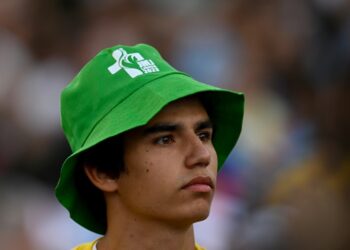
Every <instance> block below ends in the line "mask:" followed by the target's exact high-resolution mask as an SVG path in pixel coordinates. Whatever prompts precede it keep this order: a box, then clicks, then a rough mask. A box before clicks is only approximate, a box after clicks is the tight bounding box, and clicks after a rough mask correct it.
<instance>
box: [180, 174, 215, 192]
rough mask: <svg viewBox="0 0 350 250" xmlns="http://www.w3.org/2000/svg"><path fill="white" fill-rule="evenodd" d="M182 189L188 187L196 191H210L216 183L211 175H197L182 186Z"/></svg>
mask: <svg viewBox="0 0 350 250" xmlns="http://www.w3.org/2000/svg"><path fill="white" fill-rule="evenodd" d="M181 189H187V190H192V191H196V192H209V191H211V190H213V189H214V183H213V181H212V179H211V178H210V177H209V176H197V177H195V178H193V179H191V180H190V181H189V182H188V183H186V184H185V185H184V186H182V188H181Z"/></svg>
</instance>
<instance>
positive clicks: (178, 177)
mask: <svg viewBox="0 0 350 250" xmlns="http://www.w3.org/2000/svg"><path fill="white" fill-rule="evenodd" d="M243 102H244V97H243V95H242V94H240V93H235V92H231V91H228V90H223V89H220V88H217V87H213V86H209V85H206V84H203V83H200V82H197V81H195V80H194V79H192V78H191V77H189V76H188V75H186V74H185V73H183V72H179V71H177V70H175V69H174V68H173V67H171V66H170V65H169V64H168V63H167V62H166V61H165V60H164V59H163V58H162V57H161V56H160V54H159V53H158V51H157V50H155V49H154V48H153V47H151V46H149V45H145V44H139V45H136V46H133V47H128V46H115V47H112V48H108V49H105V50H103V51H101V52H100V53H99V54H98V55H97V56H96V57H94V58H93V59H92V60H91V61H90V62H89V63H88V64H86V65H85V66H84V68H83V69H82V70H81V72H80V73H79V74H78V75H77V76H76V77H75V78H74V79H73V81H72V82H71V83H70V84H69V85H68V86H67V87H66V88H65V89H64V91H63V92H62V96H61V113H62V126H63V129H64V132H65V135H66V137H67V139H68V141H69V144H70V146H71V148H72V151H73V154H72V155H71V156H70V157H68V158H67V159H66V161H65V162H64V164H63V166H62V171H61V177H60V180H59V183H58V185H57V187H56V196H57V198H58V200H59V201H60V202H61V203H62V205H63V206H65V207H66V208H67V209H68V211H69V212H70V216H71V218H72V219H73V220H75V221H76V222H77V223H79V224H80V225H82V226H83V227H85V228H87V229H89V230H91V231H93V232H96V233H99V234H102V235H103V237H101V238H100V239H98V240H96V241H94V242H91V243H86V244H83V245H80V246H78V247H76V248H74V249H77V250H85V249H86V250H92V249H98V250H117V249H128V250H133V249H168V250H171V249H174V250H175V249H176V250H180V249H181V250H193V249H203V248H201V247H200V246H199V245H197V244H196V243H195V239H194V232H193V223H194V222H197V221H200V220H204V219H205V218H206V217H207V216H208V214H209V210H210V204H211V200H212V197H213V194H214V191H215V186H216V174H217V170H218V169H220V167H221V166H222V164H223V163H224V161H225V159H226V157H227V156H228V154H229V153H230V151H231V150H232V148H233V147H234V145H235V143H236V141H237V139H238V137H239V134H240V131H241V126H242V118H243Z"/></svg>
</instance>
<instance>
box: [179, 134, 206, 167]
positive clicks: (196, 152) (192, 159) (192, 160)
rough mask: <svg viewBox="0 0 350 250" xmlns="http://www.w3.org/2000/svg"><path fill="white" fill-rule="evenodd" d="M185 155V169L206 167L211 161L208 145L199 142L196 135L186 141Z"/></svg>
mask: <svg viewBox="0 0 350 250" xmlns="http://www.w3.org/2000/svg"><path fill="white" fill-rule="evenodd" d="M186 144H187V147H186V148H187V155H186V158H185V165H186V167H187V168H195V167H207V166H208V165H209V163H210V160H211V155H210V148H209V147H210V145H209V144H206V143H204V142H203V141H201V140H200V139H199V138H198V137H197V135H195V136H194V138H191V139H189V140H188V141H187V143H186Z"/></svg>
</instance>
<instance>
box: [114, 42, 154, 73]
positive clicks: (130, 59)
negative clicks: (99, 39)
mask: <svg viewBox="0 0 350 250" xmlns="http://www.w3.org/2000/svg"><path fill="white" fill-rule="evenodd" d="M112 56H113V58H114V59H115V61H116V62H115V63H114V64H113V65H112V66H110V67H108V70H109V72H111V74H113V75H114V74H116V73H117V72H118V71H119V70H121V69H124V70H125V71H126V73H128V74H129V76H130V77H131V78H135V77H136V76H139V75H143V74H147V73H152V72H158V71H159V69H158V67H157V66H156V65H155V64H154V62H153V61H152V60H151V59H148V60H145V59H144V58H143V57H142V56H141V55H140V53H131V54H128V53H126V51H125V50H124V49H122V48H120V49H117V50H115V51H113V53H112Z"/></svg>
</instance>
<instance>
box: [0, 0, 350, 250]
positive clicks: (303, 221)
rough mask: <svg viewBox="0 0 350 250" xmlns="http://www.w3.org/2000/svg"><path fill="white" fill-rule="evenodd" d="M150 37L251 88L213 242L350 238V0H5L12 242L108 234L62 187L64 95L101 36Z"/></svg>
mask: <svg viewBox="0 0 350 250" xmlns="http://www.w3.org/2000/svg"><path fill="white" fill-rule="evenodd" d="M136 43H149V44H152V45H153V46H155V47H156V48H158V49H159V51H160V52H161V54H162V55H163V56H164V57H165V58H166V59H167V60H169V61H170V62H171V64H172V65H173V66H175V67H176V68H178V69H180V70H183V71H185V72H187V73H189V74H191V75H192V76H194V78H196V79H198V80H201V81H204V82H207V83H210V84H214V85H217V86H221V87H225V88H228V89H232V90H235V91H242V92H244V93H245V95H246V110H245V117H244V125H243V131H242V135H241V138H240V140H239V142H238V144H237V147H236V148H235V149H234V150H233V152H232V154H231V155H230V157H229V159H228V160H227V161H226V163H225V167H224V168H223V170H222V171H221V172H220V174H219V186H218V190H217V195H216V197H215V200H214V204H213V207H212V212H211V215H210V217H209V219H208V220H207V221H205V222H200V223H198V224H196V225H195V228H196V231H197V241H198V242H199V243H201V244H202V245H204V246H206V247H207V248H208V249H209V250H284V249H286V250H288V249H293V250H294V249H298V250H299V249H301V250H303V249H305V250H321V249H325V250H337V249H339V250H341V249H344V250H345V249H350V228H349V227H350V226H349V225H350V215H349V214H350V213H349V211H350V154H349V153H350V152H349V151H350V147H349V145H350V137H349V128H350V124H349V121H350V119H349V111H348V109H350V101H349V100H350V98H349V97H348V96H347V95H348V94H350V91H349V86H350V85H349V81H350V2H349V1H348V0H293V1H291V0H265V1H259V0H235V1H229V0H217V1H209V0H186V1H170V0H100V1H93V0H53V1H47V0H2V1H0V55H1V56H0V197H1V202H0V242H1V243H0V244H1V248H2V249H7V250H15V249H27V250H47V249H50V250H61V249H70V248H71V247H72V246H74V245H75V244H78V243H81V242H84V241H88V240H92V239H94V238H96V237H98V236H97V235H95V234H93V233H91V232H88V231H86V230H84V229H82V228H81V227H80V226H78V225H76V224H75V223H74V222H72V221H71V220H69V217H68V214H67V212H66V211H65V210H64V209H63V208H61V206H60V205H59V204H58V202H57V201H56V199H55V197H54V191H53V190H54V187H55V184H56V182H57V180H58V177H59V171H60V166H61V164H62V162H63V160H64V159H65V157H66V156H68V155H69V154H70V149H69V147H68V144H67V143H66V141H65V139H64V136H63V133H62V131H61V128H60V113H59V96H60V92H61V90H62V89H63V88H64V87H65V85H66V84H67V83H68V82H69V81H70V80H71V79H72V78H73V76H74V75H75V74H76V73H77V72H78V71H79V69H80V68H81V67H82V66H83V65H84V64H85V63H86V62H87V61H88V60H89V58H91V57H92V56H94V55H95V54H96V53H97V52H98V51H99V50H101V49H102V48H105V47H109V46H113V45H115V44H128V45H132V44H136Z"/></svg>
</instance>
